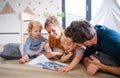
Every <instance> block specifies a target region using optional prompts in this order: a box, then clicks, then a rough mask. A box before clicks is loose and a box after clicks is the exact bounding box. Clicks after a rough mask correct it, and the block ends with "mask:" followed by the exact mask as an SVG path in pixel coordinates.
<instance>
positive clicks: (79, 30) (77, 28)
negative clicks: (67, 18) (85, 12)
mask: <svg viewBox="0 0 120 78" xmlns="http://www.w3.org/2000/svg"><path fill="white" fill-rule="evenodd" d="M65 35H66V36H67V37H70V38H71V39H72V40H73V42H76V43H80V44H82V43H84V42H85V41H87V40H91V39H92V38H93V36H94V35H95V31H94V27H93V26H92V25H91V24H90V23H89V22H88V21H86V20H81V21H73V22H72V23H71V24H70V26H69V27H67V28H66V29H65Z"/></svg>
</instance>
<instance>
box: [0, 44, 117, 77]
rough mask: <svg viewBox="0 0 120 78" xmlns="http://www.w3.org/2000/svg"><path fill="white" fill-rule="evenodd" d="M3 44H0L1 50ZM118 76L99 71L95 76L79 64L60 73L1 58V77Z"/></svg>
mask: <svg viewBox="0 0 120 78" xmlns="http://www.w3.org/2000/svg"><path fill="white" fill-rule="evenodd" d="M2 50H3V45H0V52H1V51H2ZM14 77H15V78H26V77H28V78H34V77H35V78H118V77H117V76H114V75H111V74H107V73H101V72H98V73H97V74H96V75H95V76H89V75H87V74H86V71H85V68H84V66H83V65H82V64H79V65H78V66H77V67H76V68H75V69H74V70H72V71H71V72H69V73H60V72H56V71H52V70H47V69H42V68H38V67H37V68H36V67H31V66H28V65H23V64H18V62H17V60H4V59H3V58H0V78H14Z"/></svg>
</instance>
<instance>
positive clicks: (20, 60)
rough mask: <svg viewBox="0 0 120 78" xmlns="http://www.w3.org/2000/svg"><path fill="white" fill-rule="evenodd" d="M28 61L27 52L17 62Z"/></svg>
mask: <svg viewBox="0 0 120 78" xmlns="http://www.w3.org/2000/svg"><path fill="white" fill-rule="evenodd" d="M28 61H29V57H28V55H27V54H26V55H24V56H23V57H22V58H21V59H19V60H18V62H19V63H20V64H24V63H26V62H28Z"/></svg>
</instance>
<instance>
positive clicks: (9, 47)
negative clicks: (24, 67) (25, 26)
mask: <svg viewBox="0 0 120 78" xmlns="http://www.w3.org/2000/svg"><path fill="white" fill-rule="evenodd" d="M19 47H20V44H18V43H8V44H6V45H5V46H4V49H3V51H2V52H0V57H2V58H4V59H20V58H21V57H22V55H21V52H20V49H19Z"/></svg>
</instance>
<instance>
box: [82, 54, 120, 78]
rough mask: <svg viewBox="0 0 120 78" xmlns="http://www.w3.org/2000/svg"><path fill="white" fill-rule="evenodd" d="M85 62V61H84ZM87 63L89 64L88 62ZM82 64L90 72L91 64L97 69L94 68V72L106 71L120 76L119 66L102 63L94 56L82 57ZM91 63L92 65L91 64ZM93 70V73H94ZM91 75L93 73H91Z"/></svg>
mask: <svg viewBox="0 0 120 78" xmlns="http://www.w3.org/2000/svg"><path fill="white" fill-rule="evenodd" d="M86 62H87V63H86ZM88 63H89V64H88ZM84 64H86V67H87V71H89V72H90V74H91V71H90V68H93V67H92V65H94V68H95V67H97V68H98V69H97V70H96V72H97V71H98V70H99V71H102V72H107V73H111V74H114V75H118V76H120V66H108V65H105V64H102V63H101V62H100V61H99V60H98V59H97V58H95V57H94V56H90V58H88V57H87V58H85V59H84ZM91 64H92V65H91ZM96 72H95V71H94V74H95V73H96ZM92 75H93V74H92Z"/></svg>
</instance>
